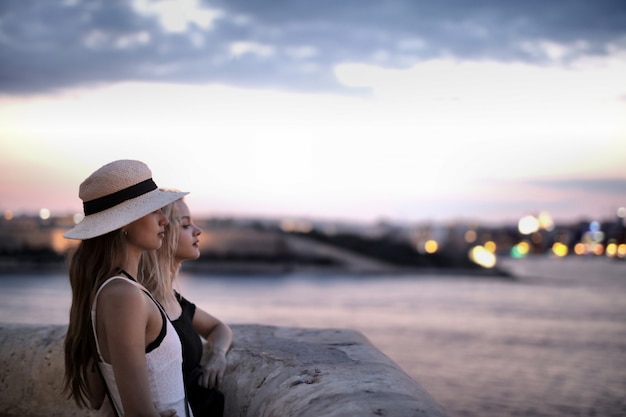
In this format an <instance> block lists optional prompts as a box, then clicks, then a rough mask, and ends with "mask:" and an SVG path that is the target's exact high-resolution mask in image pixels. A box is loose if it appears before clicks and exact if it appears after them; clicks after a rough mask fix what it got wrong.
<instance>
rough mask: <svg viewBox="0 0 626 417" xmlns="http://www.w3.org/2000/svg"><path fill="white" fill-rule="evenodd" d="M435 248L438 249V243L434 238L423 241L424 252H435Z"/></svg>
mask: <svg viewBox="0 0 626 417" xmlns="http://www.w3.org/2000/svg"><path fill="white" fill-rule="evenodd" d="M437 249H439V244H438V243H437V241H436V240H432V239H431V240H428V241H426V243H424V251H426V253H435V252H437Z"/></svg>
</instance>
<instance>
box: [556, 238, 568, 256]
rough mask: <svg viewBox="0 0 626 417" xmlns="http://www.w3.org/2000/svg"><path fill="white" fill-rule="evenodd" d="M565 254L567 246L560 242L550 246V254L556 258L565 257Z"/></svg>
mask: <svg viewBox="0 0 626 417" xmlns="http://www.w3.org/2000/svg"><path fill="white" fill-rule="evenodd" d="M567 252H568V249H567V245H565V244H563V243H561V242H555V243H554V245H552V253H554V254H555V255H556V256H558V257H563V256H565V255H567Z"/></svg>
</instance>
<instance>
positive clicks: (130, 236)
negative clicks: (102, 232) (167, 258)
mask: <svg viewBox="0 0 626 417" xmlns="http://www.w3.org/2000/svg"><path fill="white" fill-rule="evenodd" d="M165 225H167V217H166V216H165V215H164V214H163V212H162V211H161V209H159V210H156V211H153V212H152V213H150V214H146V215H145V216H143V217H142V218H140V219H138V220H135V221H134V222H132V223H131V224H129V225H127V226H125V227H124V228H123V231H124V234H125V235H126V240H127V242H128V244H129V245H133V246H136V247H138V248H140V249H142V250H153V249H159V248H160V247H161V244H162V243H163V238H164V237H165Z"/></svg>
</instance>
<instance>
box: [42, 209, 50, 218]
mask: <svg viewBox="0 0 626 417" xmlns="http://www.w3.org/2000/svg"><path fill="white" fill-rule="evenodd" d="M39 218H40V219H41V220H48V219H49V218H50V210H48V209H47V208H42V209H41V210H39Z"/></svg>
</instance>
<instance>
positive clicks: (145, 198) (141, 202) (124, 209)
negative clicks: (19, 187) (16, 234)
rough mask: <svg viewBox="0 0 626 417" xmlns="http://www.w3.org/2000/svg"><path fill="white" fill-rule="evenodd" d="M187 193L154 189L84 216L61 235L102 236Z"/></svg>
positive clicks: (86, 237) (78, 237)
mask: <svg viewBox="0 0 626 417" xmlns="http://www.w3.org/2000/svg"><path fill="white" fill-rule="evenodd" d="M187 194H189V193H187V192H179V191H163V190H160V189H156V190H153V191H150V192H149V193H146V194H143V195H140V196H139V197H136V198H133V199H130V200H126V201H124V202H123V203H120V204H118V205H116V206H114V207H111V208H110V209H107V210H104V211H101V212H98V213H94V214H90V215H89V216H85V218H84V219H83V220H81V221H80V223H78V224H77V225H76V226H74V227H73V228H72V229H70V230H68V231H67V232H66V233H65V234H64V235H63V236H64V237H66V238H67V239H77V240H85V239H91V238H94V237H97V236H102V235H104V234H107V233H109V232H112V231H114V230H117V229H119V228H121V227H123V226H126V225H127V224H130V223H132V222H134V221H135V220H138V219H140V218H142V217H143V216H145V215H147V214H149V213H152V212H153V211H155V210H158V209H160V208H162V207H165V206H166V205H168V204H169V203H172V202H174V201H176V200H178V199H180V198H182V197H184V196H185V195H187Z"/></svg>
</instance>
